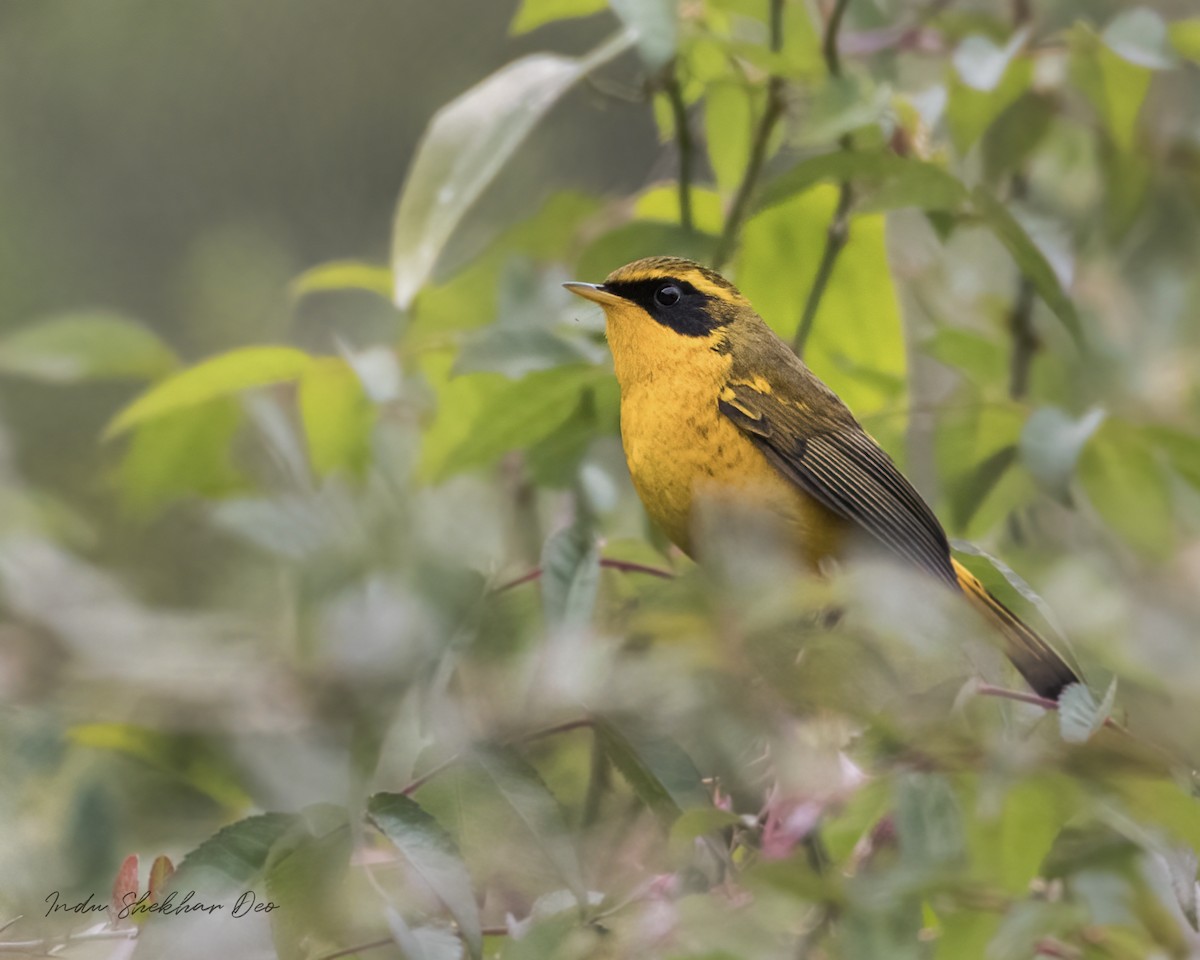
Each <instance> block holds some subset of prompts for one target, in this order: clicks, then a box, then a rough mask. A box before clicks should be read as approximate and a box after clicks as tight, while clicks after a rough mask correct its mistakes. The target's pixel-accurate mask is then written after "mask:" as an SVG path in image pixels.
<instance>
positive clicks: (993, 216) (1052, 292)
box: [971, 187, 1083, 344]
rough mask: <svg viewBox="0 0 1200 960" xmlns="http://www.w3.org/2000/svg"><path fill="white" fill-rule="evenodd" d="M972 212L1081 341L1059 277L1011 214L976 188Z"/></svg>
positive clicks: (1073, 314) (1079, 332) (1077, 324)
mask: <svg viewBox="0 0 1200 960" xmlns="http://www.w3.org/2000/svg"><path fill="white" fill-rule="evenodd" d="M971 201H972V203H973V204H974V207H975V210H976V211H977V212H978V213H979V215H980V216H981V217H983V219H984V221H985V222H986V223H987V225H988V226H989V227H990V228H991V230H992V232H993V233H994V234H995V235H996V238H997V239H998V240H999V241H1000V242H1001V243H1003V244H1004V246H1005V248H1007V250H1008V252H1009V254H1011V255H1012V258H1013V260H1015V261H1016V264H1017V269H1018V270H1020V271H1021V273H1022V274H1024V275H1025V277H1027V278H1028V279H1029V281H1030V282H1031V283H1032V284H1033V286H1034V288H1035V289H1036V290H1037V292H1038V295H1039V296H1040V297H1041V298H1042V300H1043V301H1045V303H1046V306H1048V307H1049V308H1050V309H1051V310H1052V311H1053V312H1054V315H1055V316H1056V317H1058V319H1059V320H1061V321H1062V323H1063V326H1065V327H1066V328H1067V332H1068V333H1070V334H1071V336H1072V337H1073V338H1074V339H1075V342H1076V343H1077V344H1079V343H1082V341H1083V331H1082V329H1081V328H1080V326H1079V317H1078V315H1077V314H1076V312H1075V305H1074V304H1073V303H1072V302H1071V299H1070V297H1068V296H1067V294H1066V292H1065V291H1064V290H1063V288H1062V285H1061V284H1060V283H1059V280H1058V275H1057V274H1056V273H1055V272H1054V268H1053V267H1052V266H1051V265H1050V261H1049V260H1047V259H1046V255H1045V254H1044V253H1042V251H1041V250H1040V249H1039V248H1038V246H1037V244H1035V243H1034V242H1033V240H1032V239H1031V238H1030V236H1029V233H1028V232H1027V231H1026V230H1025V228H1024V227H1023V226H1021V224H1020V222H1019V221H1018V220H1017V219H1016V217H1014V216H1013V215H1012V213H1011V212H1010V211H1009V210H1008V208H1007V207H1005V206H1004V205H1003V204H1001V203H1000V202H999V201H997V200H996V198H995V197H993V196H992V195H991V194H990V193H988V191H987V190H985V189H984V188H983V187H977V188H976V189H975V191H974V192H973V193H972V194H971Z"/></svg>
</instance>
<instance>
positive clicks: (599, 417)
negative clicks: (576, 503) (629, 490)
mask: <svg viewBox="0 0 1200 960" xmlns="http://www.w3.org/2000/svg"><path fill="white" fill-rule="evenodd" d="M619 408H620V392H619V389H618V387H617V381H616V378H615V377H614V378H608V379H605V380H601V381H599V382H597V383H596V384H595V385H594V386H593V387H591V388H590V389H588V390H585V391H584V392H583V393H582V395H581V396H580V398H579V403H578V404H577V405H576V407H575V410H574V411H573V412H572V413H571V416H570V417H569V418H568V419H566V420H564V421H563V422H562V424H561V425H559V426H558V427H557V428H555V430H554V431H553V432H551V433H549V434H547V435H546V436H545V437H543V438H542V439H541V440H539V441H538V442H537V443H536V444H534V445H533V446H531V447H530V448H529V449H528V451H526V454H525V466H526V467H527V468H528V470H529V473H530V476H532V477H533V478H534V480H536V481H537V482H538V483H539V484H540V485H542V486H545V487H550V488H555V487H568V486H570V485H571V484H572V483H574V482H575V480H576V479H577V478H578V476H579V475H578V471H579V466H580V463H581V461H582V460H583V458H584V456H585V455H586V454H587V452H588V450H589V448H590V447H591V446H592V444H593V443H594V442H595V441H596V439H597V438H599V437H603V436H615V435H616V434H617V433H618V430H619V427H618V423H619V419H620V412H619Z"/></svg>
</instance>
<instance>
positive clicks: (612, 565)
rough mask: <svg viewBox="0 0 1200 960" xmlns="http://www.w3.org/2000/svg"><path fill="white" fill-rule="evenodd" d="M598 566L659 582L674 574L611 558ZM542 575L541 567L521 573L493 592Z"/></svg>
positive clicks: (604, 559) (659, 568) (601, 560)
mask: <svg viewBox="0 0 1200 960" xmlns="http://www.w3.org/2000/svg"><path fill="white" fill-rule="evenodd" d="M600 566H601V567H603V568H605V569H606V570H619V571H621V572H622V573H644V574H646V576H648V577H658V578H659V579H660V580H674V579H675V574H674V573H673V572H672V571H670V570H664V569H663V568H662V567H651V566H648V565H646V564H644V563H634V562H633V561H632V560H614V559H612V558H611V557H601V558H600ZM541 575H542V568H541V567H534V568H533V569H532V570H530V571H529V572H528V573H523V574H521V575H520V576H519V577H517V578H516V579H515V580H509V581H508V582H507V583H502V584H501V585H500V586H498V587H497V588H496V590H495V592H496V593H505V592H506V591H508V590H511V589H513V587H519V586H521V585H522V584H525V583H532V582H533V581H534V580H537V579H538V578H539V577H540V576H541Z"/></svg>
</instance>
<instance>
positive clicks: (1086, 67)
mask: <svg viewBox="0 0 1200 960" xmlns="http://www.w3.org/2000/svg"><path fill="white" fill-rule="evenodd" d="M1150 76H1151V71H1150V70H1149V69H1148V68H1147V67H1144V66H1140V65H1138V64H1135V63H1132V62H1130V61H1129V60H1127V59H1125V58H1124V57H1123V56H1120V55H1119V54H1117V53H1115V52H1114V51H1113V50H1112V49H1111V48H1110V47H1109V46H1108V45H1107V44H1104V43H1101V41H1100V38H1099V37H1098V36H1096V34H1095V33H1094V32H1093V31H1091V30H1090V29H1089V28H1088V27H1087V26H1085V25H1084V24H1082V23H1080V24H1076V25H1075V27H1074V30H1073V31H1072V34H1071V79H1072V81H1073V82H1074V83H1075V85H1076V86H1078V88H1079V89H1080V90H1081V91H1082V92H1083V94H1084V96H1086V97H1087V98H1088V100H1090V101H1091V103H1092V106H1093V107H1095V109H1096V112H1097V114H1099V116H1100V120H1101V122H1102V123H1103V124H1104V127H1105V129H1106V130H1108V132H1109V134H1110V135H1111V136H1112V138H1113V142H1114V143H1116V145H1117V147H1118V148H1119V149H1120V150H1122V151H1129V150H1131V149H1132V148H1133V144H1134V134H1135V133H1136V127H1137V119H1138V114H1139V113H1140V111H1141V109H1142V101H1144V100H1145V99H1146V92H1147V91H1148V90H1149V89H1150Z"/></svg>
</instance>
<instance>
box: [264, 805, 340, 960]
mask: <svg viewBox="0 0 1200 960" xmlns="http://www.w3.org/2000/svg"><path fill="white" fill-rule="evenodd" d="M353 848H354V838H353V836H352V835H351V831H350V825H349V823H348V822H347V819H346V811H345V810H344V809H343V808H341V807H336V806H333V805H332V804H317V805H315V806H312V807H308V808H306V809H305V810H304V811H303V813H302V814H301V815H300V817H299V818H297V820H296V821H295V823H293V824H292V826H291V828H290V829H289V830H288V832H287V833H286V834H284V835H283V836H282V837H280V838H279V840H277V841H276V843H275V845H274V846H273V847H272V848H271V851H270V854H269V856H268V857H267V864H266V871H265V876H266V885H267V892H268V894H269V896H270V899H271V902H273V903H275V904H277V905H278V906H277V908H276V909H275V910H272V911H271V915H270V919H271V935H272V937H273V939H274V941H275V949H276V951H277V953H278V955H279V960H308V958H309V957H311V956H312V955H313V954H314V953H316V954H317V955H320V954H321V953H323V952H326V951H327V950H329V949H330V948H332V947H333V946H335V945H337V943H338V941H339V940H340V939H341V938H342V937H343V936H345V933H344V928H345V927H347V926H348V925H347V924H346V917H347V915H348V913H347V911H348V910H349V909H350V907H351V905H352V900H351V896H350V890H349V887H348V885H347V884H346V882H345V881H346V877H347V874H348V872H349V868H350V855H351V853H352V851H353ZM314 948H315V949H314Z"/></svg>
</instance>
